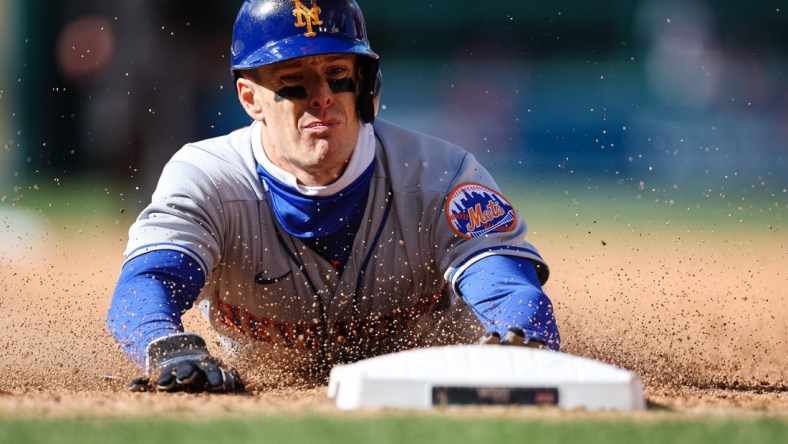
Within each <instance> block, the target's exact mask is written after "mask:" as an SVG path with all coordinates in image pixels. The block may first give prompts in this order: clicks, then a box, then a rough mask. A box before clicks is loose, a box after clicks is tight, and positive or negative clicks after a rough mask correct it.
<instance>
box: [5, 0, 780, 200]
mask: <svg viewBox="0 0 788 444" xmlns="http://www.w3.org/2000/svg"><path fill="white" fill-rule="evenodd" d="M240 3H241V2H240V1H203V2H187V1H184V0H139V1H134V2H107V1H99V0H69V1H65V0H28V1H21V0H0V60H2V63H3V67H4V68H3V70H2V71H0V141H1V142H2V143H1V144H0V205H6V206H7V205H9V204H12V205H13V204H24V203H25V202H28V203H30V202H32V204H31V205H33V206H35V207H38V208H39V209H40V208H44V211H46V208H54V209H60V210H62V209H64V208H66V207H68V208H72V209H74V208H76V209H77V210H78V211H84V205H80V204H79V202H75V201H73V200H70V201H68V202H63V201H62V200H59V199H58V198H57V197H53V196H57V193H59V192H60V191H63V190H75V189H76V190H83V191H82V196H83V197H86V198H88V200H90V199H89V198H90V197H91V196H92V197H93V198H98V200H101V201H102V202H105V203H106V202H107V201H108V202H109V203H108V205H109V206H110V207H115V208H114V209H115V210H117V208H118V207H121V208H123V209H129V210H130V211H134V210H137V209H139V207H140V206H142V205H144V204H145V203H146V202H147V201H148V199H149V197H150V193H151V192H152V190H153V187H154V185H155V181H156V179H157V177H158V174H159V172H160V170H161V167H162V165H163V163H164V162H165V161H166V160H167V159H168V158H169V157H170V156H171V155H172V154H173V153H174V152H175V151H176V150H177V149H178V148H180V147H181V146H182V145H183V144H184V143H186V142H188V141H192V140H196V139H201V138H205V137H211V136H215V135H219V134H223V133H225V132H227V131H230V130H232V129H234V128H237V127H240V126H243V125H245V124H247V123H248V118H247V117H246V115H245V114H244V113H243V111H242V110H241V108H240V106H239V105H238V104H237V100H236V98H235V94H234V87H233V84H232V79H231V76H230V74H229V67H228V66H229V46H230V35H231V30H232V24H233V20H234V17H235V14H236V12H237V9H238V7H239V5H240ZM359 4H360V5H361V7H362V9H363V11H364V15H365V17H366V21H367V28H368V32H369V35H370V40H371V42H372V46H373V49H374V50H376V51H377V52H378V53H379V54H380V55H381V67H382V71H383V75H384V83H383V99H382V106H383V107H382V110H381V117H382V118H385V119H388V120H391V121H394V122H396V123H399V124H402V125H405V126H409V127H412V128H414V129H417V130H421V131H424V132H427V133H430V134H433V135H436V136H439V137H442V138H445V139H448V140H450V141H453V142H456V143H457V144H459V145H461V146H463V147H465V148H466V149H469V150H470V151H472V152H474V153H475V154H476V155H477V156H478V157H479V158H480V159H481V160H482V162H483V163H484V164H485V165H487V166H488V167H489V168H490V169H491V170H492V171H493V173H494V174H496V175H498V176H499V177H501V181H502V182H504V183H507V184H512V185H511V187H510V188H509V189H518V188H516V187H518V186H519V185H520V184H523V183H526V184H529V185H531V186H532V187H533V188H532V189H534V190H538V189H540V188H539V187H541V189H555V190H557V192H561V193H566V192H567V190H589V189H590V190H602V191H598V194H599V195H600V196H602V197H601V198H602V199H604V196H610V195H612V194H605V193H613V194H616V193H619V194H620V193H623V194H625V195H631V196H641V195H642V194H644V193H652V194H655V195H657V196H658V199H664V200H665V201H669V200H671V199H679V198H686V196H687V195H691V196H693V197H692V199H700V200H703V199H712V198H713V199H728V200H730V201H733V202H734V204H735V202H736V200H737V199H741V198H745V199H749V201H750V202H753V201H763V202H764V204H763V206H765V207H767V208H771V210H774V209H775V208H776V209H779V210H781V211H784V210H785V207H786V202H785V201H786V199H785V198H786V188H787V187H788V160H786V155H788V81H786V80H788V79H786V76H788V44H786V42H788V19H787V18H786V15H788V11H786V9H788V2H784V1H763V2H761V1H758V2H743V1H714V2H712V1H701V0H692V1H663V0H638V1H635V0H633V1H624V0H608V1H597V2H577V1H553V2H522V1H520V2H514V1H511V2H496V3H493V2H486V3H483V2H471V1H449V0H434V1H429V2H375V1H371V0H359ZM85 189H87V190H89V191H88V192H85V191H84V190H85ZM611 190H612V191H611ZM616 190H617V191H616ZM550 199H552V197H549V196H548V197H547V198H545V201H546V202H549V201H550ZM91 205H93V204H91ZM96 205H98V204H96ZM689 205H692V202H689Z"/></svg>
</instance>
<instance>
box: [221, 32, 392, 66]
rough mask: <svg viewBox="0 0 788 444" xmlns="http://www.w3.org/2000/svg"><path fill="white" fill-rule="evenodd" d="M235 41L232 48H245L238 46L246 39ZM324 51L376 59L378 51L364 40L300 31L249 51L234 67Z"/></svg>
mask: <svg viewBox="0 0 788 444" xmlns="http://www.w3.org/2000/svg"><path fill="white" fill-rule="evenodd" d="M233 45H234V46H233V52H235V53H242V52H244V48H242V47H241V48H239V47H236V45H243V42H241V41H236V42H234V44H233ZM323 54H358V55H361V56H366V57H370V58H373V59H375V60H377V59H378V55H377V54H376V53H374V52H373V51H371V50H370V48H369V46H368V45H367V44H366V43H365V42H362V41H358V40H348V39H343V38H337V37H333V36H330V35H322V36H317V37H306V36H303V35H301V36H296V37H290V38H287V39H284V40H280V41H276V42H272V43H270V44H268V45H266V46H263V47H261V48H259V49H257V50H256V51H254V52H252V53H249V54H248V55H247V56H246V57H244V58H243V59H242V60H238V61H236V63H234V64H233V66H232V69H233V70H243V69H252V68H257V67H259V66H264V65H270V64H272V63H278V62H284V61H286V60H291V59H295V58H299V57H306V56H313V55H323Z"/></svg>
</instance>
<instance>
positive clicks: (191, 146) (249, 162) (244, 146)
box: [163, 127, 257, 198]
mask: <svg viewBox="0 0 788 444" xmlns="http://www.w3.org/2000/svg"><path fill="white" fill-rule="evenodd" d="M250 141H251V136H250V129H249V127H244V128H241V129H238V130H236V131H233V132H231V133H228V134H226V135H222V136H219V137H214V138H209V139H203V140H199V141H196V142H191V143H187V144H186V145H184V146H183V147H182V148H181V149H180V150H178V151H177V152H176V153H175V154H174V155H173V156H172V158H171V159H170V161H169V162H168V163H167V165H166V166H165V172H164V174H163V177H165V176H166V177H169V178H170V179H172V176H177V177H175V178H176V179H177V182H183V181H186V180H187V179H190V180H193V181H196V182H199V183H202V184H203V186H209V187H211V188H221V189H222V190H224V191H223V193H231V194H239V193H245V192H246V193H248V192H252V193H254V192H255V191H254V190H255V189H256V188H255V184H256V183H257V182H256V177H257V176H256V169H255V165H256V163H255V160H254V155H253V154H252V147H251V142H250ZM228 183H229V184H233V186H232V187H220V185H221V184H228ZM244 184H246V186H244ZM231 190H234V191H231ZM244 190H246V191H244ZM230 197H231V196H230ZM235 198H239V197H237V196H236V197H235Z"/></svg>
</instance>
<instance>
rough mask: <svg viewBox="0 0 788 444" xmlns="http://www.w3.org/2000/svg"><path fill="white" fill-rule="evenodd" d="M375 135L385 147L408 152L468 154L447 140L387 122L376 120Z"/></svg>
mask: <svg viewBox="0 0 788 444" xmlns="http://www.w3.org/2000/svg"><path fill="white" fill-rule="evenodd" d="M375 134H376V135H377V136H378V137H379V138H380V140H381V142H382V143H383V145H384V146H386V145H389V146H395V147H396V148H397V149H398V150H405V151H406V152H412V151H413V150H423V151H424V154H425V155H429V154H430V153H432V152H434V150H438V151H439V152H438V153H437V154H439V155H445V154H447V153H453V154H455V155H457V156H464V155H466V154H468V152H467V151H466V150H465V149H463V148H461V147H459V146H457V145H454V144H452V143H450V142H448V141H446V140H443V139H440V138H438V137H435V136H431V135H429V134H425V133H422V132H419V131H416V130H413V129H410V128H405V127H403V126H400V125H397V124H396V123H392V122H389V121H387V120H382V119H377V120H375Z"/></svg>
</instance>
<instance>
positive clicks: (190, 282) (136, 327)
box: [107, 250, 205, 367]
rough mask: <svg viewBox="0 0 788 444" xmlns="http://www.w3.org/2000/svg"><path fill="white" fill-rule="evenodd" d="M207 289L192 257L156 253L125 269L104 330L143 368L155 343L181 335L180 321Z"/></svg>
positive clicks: (172, 253)
mask: <svg viewBox="0 0 788 444" xmlns="http://www.w3.org/2000/svg"><path fill="white" fill-rule="evenodd" d="M203 285H205V272H204V271H203V270H202V268H201V267H200V266H199V265H198V264H197V262H195V261H194V260H193V259H192V258H191V257H189V256H187V255H185V254H183V253H181V252H178V251H173V250H157V251H152V252H150V253H146V254H143V255H141V256H138V257H135V258H134V259H131V260H130V261H128V262H126V264H124V265H123V269H122V270H121V273H120V277H119V278H118V283H117V285H116V286H115V291H114V293H113V295H112V303H111V304H110V308H109V312H108V313H107V327H108V328H109V331H110V333H112V336H113V337H115V340H116V341H117V342H118V343H119V344H120V346H121V347H122V348H123V350H124V351H125V352H126V354H127V355H128V356H129V357H130V358H131V360H132V361H133V362H134V363H135V364H137V365H138V366H140V367H143V366H144V365H145V348H146V347H147V345H148V344H149V343H150V342H151V341H153V340H154V339H157V338H160V337H162V336H166V335H169V334H172V333H175V332H180V331H183V323H182V322H181V316H182V315H183V313H184V312H186V310H188V309H189V308H191V307H192V306H193V305H194V301H195V300H196V299H197V296H198V295H199V294H200V289H202V287H203Z"/></svg>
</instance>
